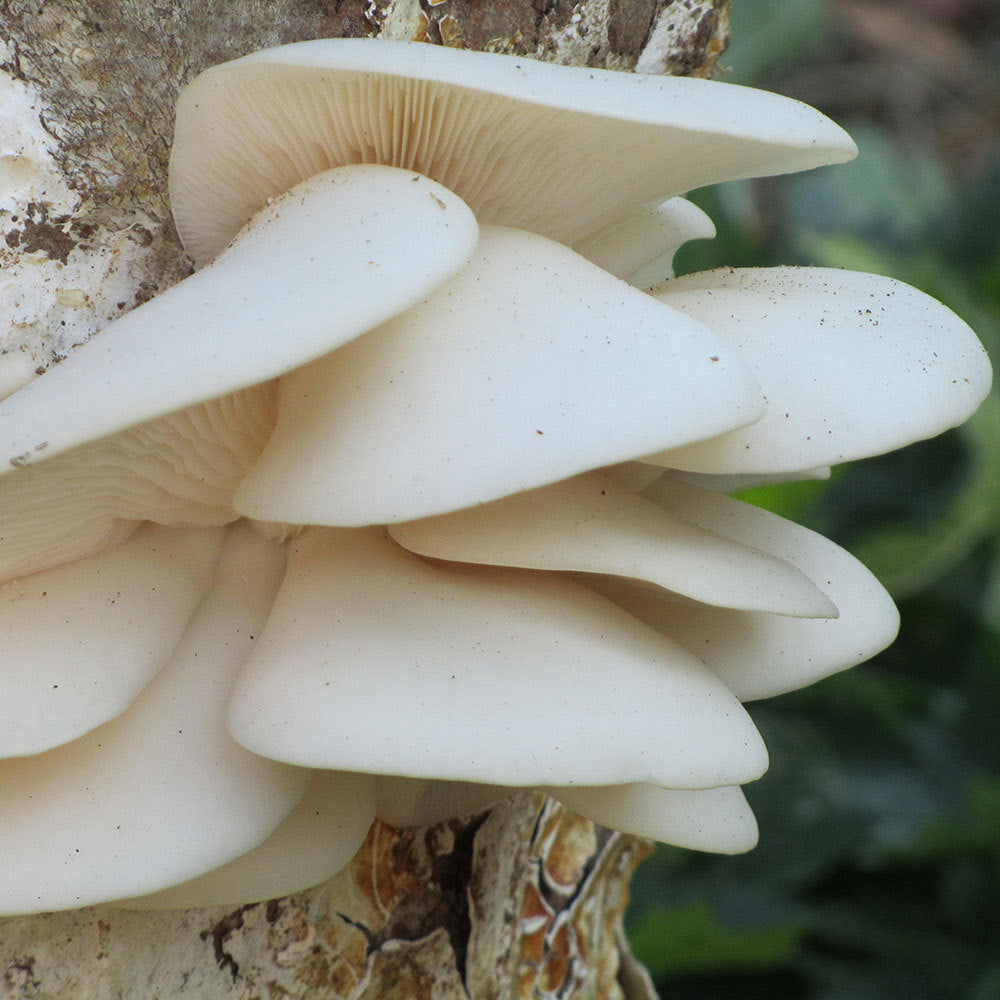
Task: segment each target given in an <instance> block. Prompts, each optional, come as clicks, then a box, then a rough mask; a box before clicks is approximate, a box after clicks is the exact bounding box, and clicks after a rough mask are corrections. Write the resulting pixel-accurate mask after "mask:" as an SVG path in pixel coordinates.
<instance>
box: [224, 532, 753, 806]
mask: <svg viewBox="0 0 1000 1000" xmlns="http://www.w3.org/2000/svg"><path fill="white" fill-rule="evenodd" d="M665 708H666V709H667V710H668V714H667V716H666V717H665V716H664V712H663V710H664V709H665ZM230 728H231V731H232V732H233V735H234V736H235V737H236V739H238V740H239V741H240V742H241V743H242V744H243V745H244V746H246V747H247V748H248V749H251V750H254V751H256V752H257V753H261V754H264V755H266V756H269V757H273V758H274V759H276V760H285V761H288V762H290V763H297V764H301V765H303V766H306V767H332V768H339V769H344V770H358V771H370V772H374V773H383V774H397V775H408V776H412V777H426V778H446V779H457V780H460V781H462V780H471V781H481V782H487V783H494V784H506V785H517V786H528V785H538V784H547V783H558V784H570V783H576V782H588V783H594V784H610V783H612V782H616V781H653V782H656V783H658V784H663V785H668V786H670V787H679V788H684V787H696V788H702V787H706V786H715V785H723V784H726V785H728V784H738V783H741V782H743V781H749V780H753V779H754V778H756V777H759V775H760V774H761V773H762V771H763V769H764V768H765V767H766V763H767V759H766V752H765V750H764V747H763V744H762V743H761V741H760V737H759V735H758V734H757V731H756V729H754V727H753V724H752V723H751V721H750V719H749V717H748V716H747V715H746V714H745V713H744V710H743V708H742V707H741V706H740V704H739V702H738V701H737V700H736V699H735V698H733V697H732V695H731V694H730V693H729V691H728V690H727V689H726V688H725V687H724V686H723V685H722V684H721V683H719V682H718V681H717V680H716V678H715V677H714V676H713V675H712V674H711V672H710V671H708V670H706V669H705V668H703V667H702V665H701V664H699V663H698V662H697V661H696V660H695V659H694V657H692V656H690V655H689V654H687V653H683V652H680V651H679V650H678V649H677V648H676V647H675V646H674V645H673V644H672V643H670V642H668V641H666V640H663V639H662V637H660V636H658V635H657V634H656V633H655V632H654V631H653V630H651V629H648V628H647V627H646V626H644V625H642V624H641V623H640V622H638V621H636V620H635V619H634V618H632V617H630V616H629V615H627V614H625V613H624V612H622V611H621V609H619V608H617V607H615V606H614V605H613V604H612V603H611V602H609V601H606V600H605V599H604V598H602V597H599V596H598V595H596V594H594V593H593V592H591V591H589V590H588V589H586V588H585V587H582V586H580V585H579V584H577V583H575V582H574V581H572V580H568V579H565V578H564V577H562V576H559V575H556V574H538V573H530V572H527V571H517V570H502V569H493V568H490V567H473V566H454V565H452V564H432V563H428V562H426V561H425V560H422V559H419V558H418V557H417V556H414V555H412V554H410V553H409V552H407V551H406V550H405V549H402V548H400V547H399V546H398V545H396V544H395V542H393V541H392V540H391V539H389V538H388V537H387V536H386V535H385V534H384V533H383V532H382V531H380V530H379V529H362V530H350V529H340V530H335V529H315V528H314V529H310V530H309V531H307V532H305V533H304V534H303V535H301V536H300V537H299V538H298V539H297V540H296V541H295V542H294V543H292V545H291V555H290V558H289V567H288V573H287V575H286V577H285V581H284V583H283V584H282V587H281V590H280V591H279V593H278V596H277V598H276V600H275V604H274V609H273V611H272V612H271V616H270V618H269V619H268V623H267V627H266V629H265V630H264V633H263V635H262V636H261V638H260V640H259V641H258V643H257V644H256V646H255V649H254V651H253V654H252V655H251V656H250V658H249V659H248V661H247V665H246V667H245V669H244V670H243V672H242V674H241V676H240V679H239V681H238V682H237V685H236V687H235V689H234V691H233V697H232V703H231V710H230Z"/></svg>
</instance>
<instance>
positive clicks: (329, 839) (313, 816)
mask: <svg viewBox="0 0 1000 1000" xmlns="http://www.w3.org/2000/svg"><path fill="white" fill-rule="evenodd" d="M375 781H376V779H375V778H374V777H373V776H372V775H370V774H348V773H345V772H343V771H317V772H316V773H315V776H314V777H313V780H312V784H311V785H310V786H309V790H308V791H307V792H306V794H305V795H304V796H303V797H302V801H301V802H299V804H298V805H297V806H296V807H295V808H294V809H293V810H292V811H291V813H289V815H288V817H287V818H286V819H285V821H284V822H283V823H282V824H281V825H280V826H279V827H278V828H277V830H275V831H274V833H272V834H271V836H270V837H268V838H267V840H265V841H264V843H262V844H261V845H260V846H259V847H255V848H254V849H253V850H252V851H249V852H248V853H247V854H243V855H241V856H240V857H238V858H236V859H234V860H233V861H230V862H229V863H228V864H225V865H222V867H220V868H214V869H213V870H212V871H210V872H206V873H205V874H204V875H200V876H199V877H198V878H195V879H192V880H191V881H190V882H183V883H181V884H180V885H175V886H171V887H170V888H169V889H164V890H162V891H161V892H156V893H152V894H151V895H148V896H137V897H134V898H132V899H124V900H121V901H120V902H119V903H118V905H119V906H122V907H125V908H127V909H136V910H168V909H190V908H191V907H195V906H237V905H243V904H246V903H256V902H258V901H259V900H262V899H275V898H277V897H278V896H288V895H290V894H291V893H293V892H300V891H302V890H303V889H309V888H311V887H312V886H314V885H319V883H320V882H325V881H326V880H327V879H328V878H330V877H331V876H333V875H335V874H336V873H337V872H338V871H340V869H341V868H343V867H344V865H346V864H347V863H348V862H349V861H350V860H351V858H353V857H354V855H355V854H356V853H357V851H358V848H359V847H360V846H361V845H362V843H363V842H364V839H365V836H366V835H367V833H368V828H369V827H370V826H371V825H372V820H374V819H375Z"/></svg>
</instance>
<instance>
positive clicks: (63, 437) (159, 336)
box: [0, 166, 477, 472]
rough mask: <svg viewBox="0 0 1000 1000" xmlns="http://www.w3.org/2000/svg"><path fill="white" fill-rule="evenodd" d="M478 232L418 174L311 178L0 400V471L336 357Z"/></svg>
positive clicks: (360, 170)
mask: <svg viewBox="0 0 1000 1000" xmlns="http://www.w3.org/2000/svg"><path fill="white" fill-rule="evenodd" d="M233 235H235V234H233ZM476 237H477V227H476V220H475V218H474V217H473V216H472V214H471V213H470V212H469V210H468V208H466V207H465V205H463V204H462V202H461V201H460V200H459V199H458V198H456V197H455V195H453V194H452V193H451V192H450V191H448V190H446V189H445V188H443V187H441V185H440V184H435V183H434V182H433V181H430V180H428V179H427V178H426V177H421V176H419V175H417V174H414V173H412V172H407V171H403V170H396V169H394V168H392V167H381V166H353V167H347V168H343V169H341V170H331V171H327V172H326V173H324V174H322V175H317V176H310V177H309V178H308V179H306V180H305V181H303V182H302V183H301V184H300V185H299V186H297V187H296V188H295V190H287V191H285V192H284V193H283V196H282V197H280V198H276V199H274V200H273V201H272V202H271V203H270V204H268V205H266V206H264V207H262V209H261V211H260V213H259V214H258V215H257V217H256V218H255V219H254V220H253V222H252V223H251V224H250V225H248V226H247V227H246V228H245V229H244V230H243V232H241V233H240V234H239V238H238V239H236V240H234V242H233V243H232V245H231V246H229V247H228V248H227V249H226V251H225V253H222V254H221V255H220V256H219V257H218V259H217V260H215V261H214V262H213V264H212V265H211V267H207V268H205V269H204V270H202V271H199V272H197V273H196V274H193V275H192V276H191V277H189V278H187V279H185V280H184V281H182V282H180V284H178V285H175V286H174V287H173V288H170V289H168V290H167V291H165V292H162V293H161V294H160V295H157V296H156V297H155V298H153V299H151V300H150V301H149V302H147V303H145V304H144V305H141V306H139V307H138V308H137V309H133V310H132V311H131V312H129V313H127V314H126V315H125V316H123V317H122V318H121V319H119V320H117V321H116V322H115V323H113V324H111V326H109V327H107V328H106V329H104V330H103V331H102V332H101V333H100V334H99V335H98V336H96V337H93V338H92V339H91V340H90V341H88V342H87V343H86V344H83V345H82V346H81V347H78V348H77V349H76V350H74V351H73V352H72V354H70V356H69V357H68V358H67V359H66V360H65V361H63V362H62V364H60V365H57V366H56V367H55V368H53V369H52V370H51V371H49V372H47V373H46V374H45V377H44V378H39V379H36V380H35V381H34V382H32V383H30V384H29V385H27V386H25V387H24V388H23V389H21V390H20V391H18V392H16V393H14V394H13V395H11V396H9V397H8V398H7V399H5V400H3V401H2V402H0V428H2V430H0V472H3V471H5V470H9V468H10V466H11V465H15V466H16V465H24V464H27V463H29V462H33V461H39V460H41V459H44V458H47V457H50V456H52V455H55V454H57V453H58V452H60V451H64V450H66V449H67V448H71V447H73V446H74V445H78V444H82V443H84V442H86V441H88V440H91V439H93V438H98V437H102V436H104V435H106V434H112V433H114V432H115V431H118V430H122V429H123V428H126V427H130V426H132V425H134V424H138V423H140V422H142V421H144V420H150V419H152V418H153V417H156V416H159V415H161V414H165V413H172V412H173V411H175V410H179V409H181V408H182V407H185V406H188V405H191V404H194V403H199V402H202V401H204V400H208V399H214V398H216V397H218V396H222V395H223V394H225V393H231V392H234V391H236V390H237V389H242V388H245V387H247V386H251V385H254V384H256V383H259V382H263V381H266V380H267V379H270V378H273V377H275V376H276V375H281V374H283V373H284V372H287V371H290V370H291V369H292V368H295V367H296V366H297V365H301V364H303V363H304V362H306V361H311V360H312V359H313V358H316V357H319V356H320V355H322V354H325V353H326V352H327V351H332V350H334V349H335V348H337V347H339V346H340V345H341V344H343V343H345V342H347V341H349V340H351V339H352V338H354V337H357V336H358V335H359V334H361V333H364V332H365V331H366V330H368V329H370V328H371V327H373V326H376V325H377V324H379V323H382V322H383V321H385V320H387V319H389V318H390V317H391V316H394V315H396V314H397V313H399V312H402V311H403V310H404V309H407V308H408V307H409V306H411V305H413V304H414V303H416V302H418V301H419V300H420V299H421V298H422V297H423V296H424V295H426V294H427V293H428V292H429V291H431V290H432V289H433V288H436V287H437V286H438V285H439V284H440V283H441V282H442V281H444V280H445V279H446V278H448V277H450V276H451V275H452V274H454V273H455V272H456V271H458V270H459V268H461V267H462V266H463V265H464V264H465V262H466V261H467V260H468V259H469V256H470V255H471V254H472V252H473V250H474V248H475V245H476ZM220 249H221V248H220ZM95 399H100V400H101V404H100V405H99V406H95V405H94V400H95Z"/></svg>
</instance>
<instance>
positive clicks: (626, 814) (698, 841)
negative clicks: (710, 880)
mask: <svg viewBox="0 0 1000 1000" xmlns="http://www.w3.org/2000/svg"><path fill="white" fill-rule="evenodd" d="M548 791H549V793H550V794H551V795H552V796H553V797H554V798H557V799H558V800H559V801H560V802H562V803H563V805H566V806H569V808H570V809H572V810H573V811H574V812H578V813H581V814H582V815H584V816H586V817H587V818H588V819H592V820H593V821H594V822H595V823H600V824H601V825H602V826H608V827H611V828H612V829H613V830H621V831H622V832H623V833H631V834H634V835H635V836H637V837H649V838H650V839H652V840H659V841H662V842H663V843H665V844H675V845H676V846H678V847H690V848H693V849H694V850H698V851H714V852H716V853H718V854H740V853H742V852H743V851H749V850H750V849H751V848H752V847H754V846H756V844H757V821H756V820H755V819H754V815H753V812H752V811H751V809H750V806H749V805H748V804H747V800H746V798H745V797H744V795H743V792H742V790H741V789H739V788H736V787H734V786H725V785H724V786H722V787H720V788H691V789H688V788H659V787H657V786H656V785H646V784H639V783H633V784H624V785H603V786H600V787H595V788H584V787H578V786H573V787H571V788H565V787H564V788H550V789H548Z"/></svg>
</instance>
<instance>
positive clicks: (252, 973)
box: [0, 0, 728, 1000]
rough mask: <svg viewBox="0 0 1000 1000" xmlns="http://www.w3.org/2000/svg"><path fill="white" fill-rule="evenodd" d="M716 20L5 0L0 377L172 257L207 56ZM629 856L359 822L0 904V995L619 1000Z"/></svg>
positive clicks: (541, 834) (550, 36) (415, 0)
mask: <svg viewBox="0 0 1000 1000" xmlns="http://www.w3.org/2000/svg"><path fill="white" fill-rule="evenodd" d="M727 34H728V0H584V2H580V3H572V2H570V0H545V2H542V0H497V2H495V3H482V2H480V0H436V2H435V0H429V2H428V0H175V2H172V3H169V4H164V3H161V2H157V0H47V2H44V3H41V2H38V0H32V2H30V3H28V2H25V0H3V2H0V235H2V237H3V238H2V240H0V349H3V350H6V351H7V352H8V353H7V354H6V355H4V356H3V357H0V394H2V393H3V392H4V379H5V377H6V378H8V379H13V380H16V379H17V377H18V372H17V367H18V366H21V367H22V368H26V369H29V370H30V369H34V368H44V367H46V366H47V365H48V364H50V363H51V362H52V361H53V359H56V358H58V357H59V356H61V355H64V354H65V353H66V352H67V351H69V350H70V349H72V347H73V346H74V345H75V344H78V343H80V342H82V341H83V340H85V339H87V337H89V336H90V334H92V333H93V332H95V331H96V330H99V329H100V328H101V327H102V326H103V325H105V324H106V323H107V322H109V321H110V320H111V319H114V318H115V317H116V316H118V315H120V314H121V313H122V312H124V311H126V310H127V309H130V308H132V307H134V306H135V305H137V304H139V303H141V302H143V301H145V300H146V299H147V298H149V297H151V296H152V295H154V294H156V293H157V292H158V291H160V290H162V289H164V288H166V287H168V286H169V285H171V284H173V283H174V282H176V281H178V280H179V279H181V278H182V277H184V276H185V275H186V274H187V273H189V271H190V261H189V260H188V259H187V258H186V257H185V255H184V253H183V251H182V250H181V248H180V245H179V243H178V241H177V237H176V234H175V232H174V230H173V227H172V225H171V223H170V215H169V207H168V205H167V201H166V162H167V154H168V151H169V147H170V141H171V132H172V121H173V107H174V102H175V99H176V96H177V93H178V90H179V89H180V87H181V86H182V85H183V84H184V83H185V82H186V81H187V80H189V79H190V78H191V77H192V76H193V75H195V74H196V73H197V72H199V71H200V70H202V69H204V68H205V67H207V66H210V65H213V64H215V63H218V62H222V61H224V60H226V59H230V58H234V57H236V56H238V55H241V54H243V53H245V52H248V51H252V50H254V49H258V48H264V47H267V46H272V45H278V44H281V43H284V42H291V41H297V40H300V39H305V38H313V37H325V36H330V37H334V36H359V35H372V36H375V35H382V36H387V37H393V38H410V39H421V40H425V41H427V42H430V43H433V44H445V45H454V46H460V47H464V48H475V49H489V50H493V51H503V52H514V53H518V54H522V55H528V56H534V57H538V58H541V59H547V60H555V61H560V62H567V63H574V64H584V65H591V66H601V67H608V68H611V69H620V70H625V71H628V70H632V69H634V68H636V67H637V64H638V68H639V69H641V70H643V71H645V72H660V73H662V72H667V73H686V74H690V73H696V74H703V75H708V74H710V73H711V72H712V71H713V69H714V67H715V65H716V61H717V59H718V57H719V55H720V54H721V53H722V51H723V50H724V48H725V45H726V42H727ZM647 852H648V845H647V844H646V842H644V841H640V840H637V839H636V838H632V837H626V836H623V835H621V834H618V833H614V832H612V831H608V830H604V829H601V828H599V827H595V826H594V825H593V824H592V823H590V822H588V821H586V820H582V819H580V818H579V817H577V816H574V815H573V814H572V813H569V812H568V811H566V810H564V809H563V808H562V807H561V806H559V805H558V804H556V803H553V802H551V801H549V800H546V799H545V798H544V797H543V796H541V795H530V794H526V795H521V796H519V797H517V798H515V799H512V800H510V801H508V802H506V803H504V804H502V805H501V806H498V807H497V808H495V809H494V810H493V811H492V812H491V813H489V814H488V815H484V816H478V817H474V818H471V819H470V818H465V819H463V820H461V821H457V820H456V821H453V822H451V823H448V824H442V825H439V826H437V827H432V828H429V829H424V830H398V829H393V828H391V827H388V826H386V825H384V824H382V823H379V822H376V824H375V826H374V827H373V828H372V830H371V832H370V834H369V837H368V840H367V842H366V844H365V846H364V847H363V849H362V850H361V852H360V853H359V854H358V856H357V857H356V858H355V859H354V861H353V862H352V864H351V865H350V866H349V868H348V869H346V870H345V871H343V872H341V873H340V875H338V876H337V877H336V878H334V879H333V880H331V881H330V882H328V883H326V884H325V885H322V886H319V887H318V888H316V889H314V890H311V891H309V892H305V893H300V894H297V895H295V896H292V897H289V898H286V899H280V900H274V901H271V902H269V903H262V904H258V905H253V906H246V907H241V908H239V909H237V910H235V911H232V910H219V909H210V910H209V909H206V910H187V911H165V912H153V913H136V912H129V911H124V910H118V909H114V908H110V907H95V908H89V909H85V910H77V911H70V912H66V913H57V914H46V915H42V916H31V917H20V918H13V919H7V920H4V921H0V954H2V963H3V969H4V973H3V978H2V980H0V997H8V998H18V1000H21V998H25V1000H27V998H38V1000H42V998H44V1000H56V998H60V1000H63V998H70V997H72V998H73V1000H89V998H93V1000H98V998H101V1000H108V998H114V997H120V998H130V1000H145V998H153V997H157V998H160V1000H168V998H172V997H188V998H204V1000H210V998H211V1000H216V998H221V997H239V998H245V1000H251V998H257V997H261V998H264V997H267V998H279V997H281V998H315V1000H334V998H352V1000H361V998H366V1000H376V998H378V1000H395V998H398V1000H404V998H405V1000H417V998H428V1000H431V998H433V1000H459V998H461V1000H465V998H469V997H471V998H473V1000H487V998H497V1000H500V998H504V1000H506V998H531V997H560V998H563V1000H570V998H573V1000H578V998H579V1000H582V998H594V1000H597V998H602V1000H603V998H613V997H624V998H634V1000H638V998H642V997H650V996H652V991H651V988H650V987H649V985H648V979H647V978H646V977H645V975H644V973H643V972H642V970H641V969H640V968H638V967H637V966H636V964H635V963H634V961H633V960H632V959H631V957H630V955H629V953H628V949H627V946H626V945H625V944H624V941H623V937H622V931H621V918H622V914H623V911H624V908H625V905H626V902H627V898H628V882H629V878H630V876H631V874H632V872H633V870H634V869H635V866H636V864H637V863H638V861H639V860H641V858H642V857H643V856H644V855H645V854H646V853H647ZM0 878H2V873H0Z"/></svg>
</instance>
